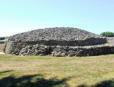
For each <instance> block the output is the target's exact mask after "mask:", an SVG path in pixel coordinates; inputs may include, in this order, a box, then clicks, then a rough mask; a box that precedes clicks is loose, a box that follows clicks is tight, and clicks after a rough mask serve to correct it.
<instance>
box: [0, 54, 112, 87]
mask: <svg viewBox="0 0 114 87" xmlns="http://www.w3.org/2000/svg"><path fill="white" fill-rule="evenodd" d="M0 72H1V73H0V87H6V86H3V82H5V81H6V82H8V81H11V82H9V84H10V85H9V87H12V85H11V83H12V82H13V83H16V84H15V85H14V84H13V83H12V84H13V85H14V86H15V87H77V86H79V85H82V86H80V87H84V85H87V86H90V87H91V86H94V87H100V86H95V84H98V83H100V82H104V81H109V82H110V80H111V81H112V79H114V55H105V56H94V57H50V56H11V55H0ZM37 77H38V78H37ZM34 78H37V80H34ZM15 81H16V82H15ZM31 81H33V83H31ZM112 83H113V84H114V81H112V82H111V84H112ZM1 84H2V85H1ZM44 84H45V85H44ZM103 84H104V83H103ZM5 85H6V84H5ZM7 87H8V86H7ZM101 87H114V85H113V86H106V85H105V86H101Z"/></svg>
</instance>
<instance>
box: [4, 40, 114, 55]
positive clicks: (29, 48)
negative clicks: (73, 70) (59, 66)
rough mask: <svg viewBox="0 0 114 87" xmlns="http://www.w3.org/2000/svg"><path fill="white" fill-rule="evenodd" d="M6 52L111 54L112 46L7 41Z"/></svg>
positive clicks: (19, 53)
mask: <svg viewBox="0 0 114 87" xmlns="http://www.w3.org/2000/svg"><path fill="white" fill-rule="evenodd" d="M6 53H7V54H13V55H23V56H26V55H30V56H31V55H41V56H45V55H50V56H95V55H103V54H113V53H114V46H105V45H99V46H98V45H95V46H59V45H55V46H54V45H53V46H52V45H51V46H49V45H39V44H36V43H34V44H32V43H19V42H18V43H16V42H15V43H14V42H10V43H7V48H6Z"/></svg>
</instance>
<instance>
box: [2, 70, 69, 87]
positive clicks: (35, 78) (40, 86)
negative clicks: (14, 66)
mask: <svg viewBox="0 0 114 87" xmlns="http://www.w3.org/2000/svg"><path fill="white" fill-rule="evenodd" d="M6 72H8V71H4V73H6ZM0 73H1V72H0ZM2 73H3V72H2ZM67 80H69V78H64V79H61V80H60V79H57V78H56V77H55V78H51V79H45V78H44V76H43V75H40V74H37V75H27V76H22V77H19V78H16V77H15V76H8V77H4V78H2V79H0V87H55V86H56V87H69V85H68V84H67V83H66V81H67Z"/></svg>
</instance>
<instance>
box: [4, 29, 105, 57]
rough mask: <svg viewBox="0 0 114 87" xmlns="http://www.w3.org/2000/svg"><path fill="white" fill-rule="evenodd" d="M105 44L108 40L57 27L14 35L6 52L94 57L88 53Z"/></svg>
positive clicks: (83, 32)
mask: <svg viewBox="0 0 114 87" xmlns="http://www.w3.org/2000/svg"><path fill="white" fill-rule="evenodd" d="M105 43H107V39H106V38H104V37H101V36H100V35H96V34H93V33H91V32H87V31H85V30H81V29H77V28H69V27H66V28H65V27H56V28H46V29H38V30H33V31H29V32H25V33H20V34H16V35H13V36H11V37H9V40H8V42H7V45H6V50H5V52H6V53H7V54H15V55H52V56H85V55H94V52H93V53H92V54H89V53H87V54H86V52H91V51H89V49H91V50H93V47H94V48H95V45H101V44H105ZM88 46H91V47H89V48H88ZM102 48H103V47H102ZM95 49H96V48H95ZM99 49H100V48H99ZM103 49H104V48H103ZM85 50H87V51H85ZM83 51H85V52H83ZM100 52H101V51H100ZM80 53H81V54H80ZM95 55H96V54H95Z"/></svg>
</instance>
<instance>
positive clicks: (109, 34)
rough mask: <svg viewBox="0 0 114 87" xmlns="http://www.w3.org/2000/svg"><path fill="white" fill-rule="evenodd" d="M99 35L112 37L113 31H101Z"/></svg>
mask: <svg viewBox="0 0 114 87" xmlns="http://www.w3.org/2000/svg"><path fill="white" fill-rule="evenodd" d="M101 35H102V36H104V37H114V33H113V32H103V33H101Z"/></svg>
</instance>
